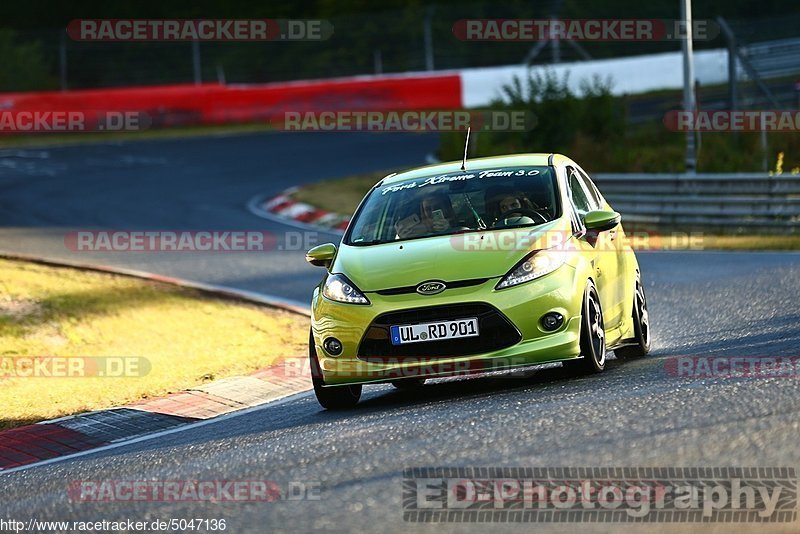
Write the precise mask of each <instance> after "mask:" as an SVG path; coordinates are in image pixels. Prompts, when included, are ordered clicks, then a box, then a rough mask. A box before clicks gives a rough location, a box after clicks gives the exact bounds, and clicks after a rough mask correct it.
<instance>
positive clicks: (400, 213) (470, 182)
mask: <svg viewBox="0 0 800 534" xmlns="http://www.w3.org/2000/svg"><path fill="white" fill-rule="evenodd" d="M556 190H557V188H556V179H555V173H554V172H553V168H552V167H547V166H537V167H533V166H530V167H501V168H493V169H479V170H474V171H469V170H468V171H459V172H455V173H449V174H442V175H432V176H427V177H422V178H415V179H411V180H406V181H403V182H396V183H391V184H384V185H381V186H379V187H376V188H375V189H373V190H372V191H371V192H370V194H369V196H368V197H367V199H366V200H365V201H364V202H363V203H362V205H361V207H360V208H359V210H358V211H357V212H356V215H355V217H354V219H353V221H352V223H351V224H350V227H349V229H348V231H347V235H346V236H345V240H344V242H345V244H347V245H377V244H381V243H389V242H394V241H402V240H408V239H417V238H422V237H430V236H435V235H448V234H455V233H459V232H468V231H476V230H487V229H489V230H491V229H501V228H517V227H525V226H533V225H537V224H543V223H546V222H549V221H552V220H553V219H555V218H557V217H558V216H559V214H560V212H559V205H558V196H557V193H556Z"/></svg>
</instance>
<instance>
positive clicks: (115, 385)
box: [0, 259, 308, 429]
mask: <svg viewBox="0 0 800 534" xmlns="http://www.w3.org/2000/svg"><path fill="white" fill-rule="evenodd" d="M307 342H308V319H306V318H304V317H300V316H298V315H295V314H290V313H288V312H283V311H279V310H274V309H271V308H265V307H259V306H255V305H251V304H246V303H240V302H236V301H233V300H223V299H217V298H209V297H208V296H206V295H204V294H202V293H200V292H197V291H193V290H188V289H183V288H179V287H176V286H171V285H168V284H160V283H155V282H148V281H142V280H138V279H134V278H130V277H124V276H115V275H109V274H105V273H95V272H84V271H80V270H75V269H70V268H58V267H50V266H43V265H40V264H36V263H28V262H21V261H9V260H4V259H0V405H2V407H3V417H2V419H0V429H2V428H9V427H13V426H18V425H23V424H29V423H33V422H37V421H41V420H44V419H51V418H55V417H61V416H65V415H70V414H74V413H79V412H83V411H88V410H96V409H102V408H109V407H112V406H119V405H123V404H127V403H131V402H135V401H139V400H142V399H145V398H148V397H156V396H161V395H164V394H166V393H169V392H174V391H180V390H183V389H186V388H189V387H192V386H196V385H198V384H201V383H203V382H206V381H209V380H214V379H217V378H223V377H227V376H234V375H241V374H247V373H250V372H252V371H255V370H257V369H259V368H262V367H266V366H268V365H270V364H271V363H273V362H276V361H279V360H280V359H282V358H287V357H297V356H298V355H303V354H305V353H306V351H307V346H306V345H307ZM48 356H52V357H63V358H77V357H109V356H110V357H125V358H141V359H143V360H135V361H136V362H137V363H141V365H140V368H144V367H146V366H147V365H149V368H150V370H149V372H148V373H147V374H144V375H143V376H126V377H115V378H112V377H97V376H93V377H68V378H67V377H37V378H30V377H21V376H16V375H17V373H16V371H15V365H16V364H14V363H13V362H14V361H15V360H13V359H14V358H21V357H48ZM145 360H146V362H145ZM129 361H133V360H129Z"/></svg>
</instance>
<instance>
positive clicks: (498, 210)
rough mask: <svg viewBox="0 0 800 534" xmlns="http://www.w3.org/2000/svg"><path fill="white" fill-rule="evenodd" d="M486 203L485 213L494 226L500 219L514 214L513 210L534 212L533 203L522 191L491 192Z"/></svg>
mask: <svg viewBox="0 0 800 534" xmlns="http://www.w3.org/2000/svg"><path fill="white" fill-rule="evenodd" d="M488 198H489V200H488V202H487V203H486V207H487V211H488V213H489V215H490V216H491V218H492V220H493V221H494V225H496V224H497V223H498V222H499V221H500V219H501V218H505V217H507V216H508V215H511V214H513V213H515V211H514V210H526V211H531V210H535V209H536V208H535V206H534V205H533V202H531V201H530V200H529V199H528V197H527V196H526V195H525V193H523V192H522V191H514V190H511V189H499V190H496V191H493V192H492V193H491V194H490V195H489V196H488Z"/></svg>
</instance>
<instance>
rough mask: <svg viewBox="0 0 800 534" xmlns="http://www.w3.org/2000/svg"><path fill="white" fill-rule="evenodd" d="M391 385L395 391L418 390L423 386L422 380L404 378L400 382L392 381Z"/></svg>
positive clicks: (423, 380)
mask: <svg viewBox="0 0 800 534" xmlns="http://www.w3.org/2000/svg"><path fill="white" fill-rule="evenodd" d="M392 385H393V386H394V387H396V388H397V389H402V390H411V389H419V388H421V387H422V386H424V385H425V379H424V378H404V379H402V380H393V381H392Z"/></svg>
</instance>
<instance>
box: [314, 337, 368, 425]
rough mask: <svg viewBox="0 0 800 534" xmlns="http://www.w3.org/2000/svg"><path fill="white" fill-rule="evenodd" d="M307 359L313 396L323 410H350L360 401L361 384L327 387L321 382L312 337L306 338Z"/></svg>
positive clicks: (320, 373) (320, 371)
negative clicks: (309, 366) (309, 365)
mask: <svg viewBox="0 0 800 534" xmlns="http://www.w3.org/2000/svg"><path fill="white" fill-rule="evenodd" d="M308 359H309V360H310V364H311V383H312V384H313V385H314V394H315V395H316V396H317V402H319V403H320V404H321V405H322V407H323V408H325V409H327V410H345V409H347V408H352V407H353V406H355V405H356V404H358V401H359V400H360V399H361V384H359V385H357V386H328V387H324V386H323V382H322V369H320V366H319V360H318V359H317V348H316V347H315V346H314V336H313V335H309V338H308Z"/></svg>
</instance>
